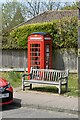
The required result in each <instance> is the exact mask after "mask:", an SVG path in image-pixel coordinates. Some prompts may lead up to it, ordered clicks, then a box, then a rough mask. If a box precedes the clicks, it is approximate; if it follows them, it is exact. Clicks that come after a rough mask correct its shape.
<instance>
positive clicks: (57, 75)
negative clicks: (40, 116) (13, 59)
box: [22, 68, 69, 94]
mask: <svg viewBox="0 0 80 120" xmlns="http://www.w3.org/2000/svg"><path fill="white" fill-rule="evenodd" d="M68 74H69V71H68V70H53V69H33V68H31V70H30V74H23V75H22V90H25V87H27V84H29V87H30V89H32V83H38V84H49V85H54V86H56V87H57V88H58V93H59V94H61V87H62V86H63V85H65V89H66V91H67V90H68ZM26 76H27V78H29V80H28V79H26ZM29 76H30V77H29Z"/></svg>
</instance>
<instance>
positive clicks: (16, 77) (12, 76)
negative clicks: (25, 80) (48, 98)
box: [0, 72, 80, 96]
mask: <svg viewBox="0 0 80 120" xmlns="http://www.w3.org/2000/svg"><path fill="white" fill-rule="evenodd" d="M0 76H1V77H2V78H5V79H7V80H8V81H9V82H10V83H11V85H12V86H13V87H19V86H21V77H22V72H0ZM32 90H36V91H42V92H51V93H57V92H58V89H57V88H56V87H53V86H41V87H40V86H37V87H33V89H32ZM62 91H63V93H62V95H66V96H80V93H79V90H78V74H69V81H68V92H66V93H65V88H64V87H63V88H62Z"/></svg>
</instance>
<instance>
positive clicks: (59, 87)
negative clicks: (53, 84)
mask: <svg viewBox="0 0 80 120" xmlns="http://www.w3.org/2000/svg"><path fill="white" fill-rule="evenodd" d="M58 93H59V94H61V81H59V91H58Z"/></svg>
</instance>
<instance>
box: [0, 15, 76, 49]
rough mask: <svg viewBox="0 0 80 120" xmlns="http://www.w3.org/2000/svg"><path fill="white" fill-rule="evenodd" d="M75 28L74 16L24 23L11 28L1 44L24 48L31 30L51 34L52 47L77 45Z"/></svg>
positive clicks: (13, 47)
mask: <svg viewBox="0 0 80 120" xmlns="http://www.w3.org/2000/svg"><path fill="white" fill-rule="evenodd" d="M77 29H78V22H77V18H76V17H72V18H69V17H67V18H63V19H61V20H54V21H52V22H46V23H37V24H29V25H24V26H20V27H18V28H15V29H14V30H12V31H11V32H10V34H9V36H7V44H6V45H5V44H3V46H2V47H3V48H8V49H26V48H27V38H28V36H29V35H30V34H31V33H32V32H48V33H49V34H51V35H52V38H53V47H54V48H57V47H58V48H62V47H64V48H68V47H69V48H74V47H77V36H78V31H77ZM3 39H4V37H3Z"/></svg>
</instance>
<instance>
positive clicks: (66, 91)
mask: <svg viewBox="0 0 80 120" xmlns="http://www.w3.org/2000/svg"><path fill="white" fill-rule="evenodd" d="M67 91H68V84H66V92H67Z"/></svg>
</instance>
